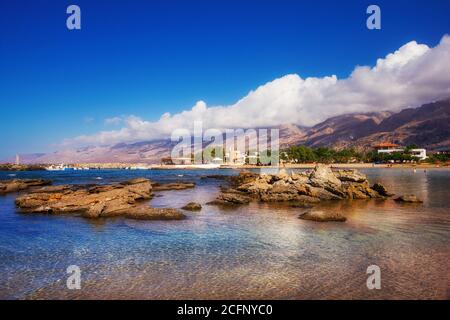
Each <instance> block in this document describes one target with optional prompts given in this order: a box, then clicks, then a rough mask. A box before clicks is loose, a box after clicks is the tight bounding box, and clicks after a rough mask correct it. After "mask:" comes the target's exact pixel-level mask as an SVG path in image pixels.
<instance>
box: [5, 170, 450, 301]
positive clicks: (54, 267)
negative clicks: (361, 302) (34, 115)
mask: <svg viewBox="0 0 450 320" xmlns="http://www.w3.org/2000/svg"><path fill="white" fill-rule="evenodd" d="M223 172H224V171H221V173H223ZM365 172H366V173H367V174H368V175H369V178H370V180H371V182H375V181H380V182H382V183H383V184H385V185H387V186H388V188H389V189H390V190H393V191H394V192H396V193H398V194H402V193H414V194H417V195H418V196H419V197H420V198H422V199H423V200H424V201H425V203H424V204H423V205H408V204H399V203H396V202H394V201H392V200H387V201H382V200H370V201H366V200H354V201H341V202H330V203H323V204H320V205H319V208H320V209H323V210H334V211H339V212H342V213H343V214H345V216H346V217H347V218H348V220H347V222H345V223H334V222H331V223H315V222H311V221H304V220H300V219H298V215H299V214H300V213H301V212H303V211H304V210H305V209H304V208H292V207H290V206H289V205H281V204H279V205H274V204H265V203H261V204H259V203H252V204H250V205H247V206H242V207H239V209H225V208H220V207H216V206H209V205H205V203H206V202H208V201H210V200H212V199H213V198H214V197H215V196H216V193H217V192H218V190H219V189H218V188H219V185H220V183H221V181H218V180H210V179H201V176H202V175H205V173H204V172H198V171H195V172H182V173H180V172H170V173H167V172H157V173H156V172H145V174H146V175H148V176H149V177H150V178H151V179H153V180H155V181H175V180H180V179H185V181H189V180H195V181H196V182H197V184H198V186H197V187H196V188H195V189H191V190H181V191H175V192H161V193H159V194H160V195H161V196H160V197H155V198H154V199H153V200H152V201H151V204H152V205H153V206H160V207H166V206H170V207H176V208H180V207H182V206H183V205H185V204H186V203H187V202H190V201H196V202H200V203H202V204H203V205H204V206H203V209H202V211H201V212H199V213H190V212H187V213H186V214H187V215H188V219H186V220H184V221H151V222H145V221H134V220H128V219H123V218H117V219H102V220H95V221H89V220H85V219H82V218H80V217H70V216H61V217H53V216H46V215H37V216H28V215H27V216H25V215H20V214H17V213H16V212H15V208H14V204H13V200H14V198H13V196H7V197H2V198H0V212H1V215H0V273H1V275H2V276H1V278H0V297H2V298H75V299H76V298H88V299H89V298H92V299H109V298H145V299H147V298H148V299H150V298H153V299H169V298H174V299H193V298H194V299H217V298H230V299H240V298H242V299H244V298H245V299H266V298H275V299H317V298H318V299H326V298H328V299H341V298H361V299H380V298H390V299H399V298H405V299H409V298H421V299H436V298H438V299H445V298H448V293H447V292H448V279H449V278H448V276H449V268H448V266H449V258H450V245H449V244H450V242H449V240H450V232H449V231H450V217H449V213H448V212H449V210H448V209H449V203H448V196H449V194H448V190H447V188H448V181H449V177H450V173H449V171H448V170H429V171H428V172H427V173H426V174H425V173H424V172H419V171H418V172H416V174H414V173H413V172H412V171H411V170H380V169H367V170H365ZM225 173H226V174H236V172H234V171H225ZM18 174H29V173H18ZM100 174H102V173H99V172H96V173H93V174H92V176H95V177H97V176H99V175H100ZM142 174H144V173H134V172H133V173H132V175H133V176H134V175H136V176H139V175H142ZM180 174H183V176H182V177H180V176H179V175H180ZM206 174H210V172H208V173H206ZM102 177H103V180H101V181H102V182H109V181H121V180H124V178H130V172H121V171H115V172H106V173H105V174H104V176H102ZM91 178H92V177H91V176H90V174H89V173H85V172H83V173H82V175H79V176H76V177H74V178H73V179H74V180H76V181H77V182H80V183H85V181H89V179H91ZM70 179H72V178H70ZM70 179H69V178H67V177H64V176H60V175H58V176H57V180H58V181H59V182H60V183H72V180H70ZM70 264H76V265H79V266H80V267H81V269H82V274H83V282H82V290H80V291H76V292H74V291H70V290H67V289H66V288H65V279H66V274H65V270H66V268H67V266H68V265H70ZM372 264H376V265H378V266H380V268H381V270H382V290H375V291H369V290H367V288H366V286H365V282H366V279H367V275H366V268H367V266H369V265H372Z"/></svg>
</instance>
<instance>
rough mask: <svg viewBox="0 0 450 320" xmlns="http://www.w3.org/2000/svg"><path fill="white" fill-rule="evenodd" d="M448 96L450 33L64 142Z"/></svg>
mask: <svg viewBox="0 0 450 320" xmlns="http://www.w3.org/2000/svg"><path fill="white" fill-rule="evenodd" d="M449 96H450V36H448V35H445V36H444V37H443V38H442V40H441V41H440V43H439V44H438V45H437V46H436V47H434V48H430V47H428V46H427V45H424V44H418V43H417V42H416V41H411V42H409V43H407V44H405V45H404V46H402V47H401V48H400V49H398V50H397V51H395V52H394V53H390V54H388V55H387V56H386V57H384V58H382V59H378V60H377V62H376V65H375V66H373V67H370V66H357V67H356V68H355V69H354V70H353V72H352V73H351V75H350V76H349V77H348V78H345V79H338V78H337V77H336V76H335V75H331V76H327V77H322V78H316V77H308V78H302V77H301V76H299V75H297V74H289V75H286V76H283V77H281V78H278V79H275V80H273V81H271V82H268V83H266V84H264V85H262V86H260V87H258V88H257V89H256V90H254V91H250V92H249V93H248V94H247V95H246V96H245V97H243V98H242V99H241V100H239V101H237V102H236V103H235V104H233V105H227V106H207V104H206V103H205V102H204V101H198V102H197V103H196V104H195V105H194V106H193V107H192V108H191V109H190V110H186V111H183V112H180V113H177V114H173V115H171V114H170V113H165V114H163V115H162V116H161V118H160V119H159V120H157V121H153V122H152V121H146V120H143V119H141V118H139V117H136V116H130V117H128V118H126V119H124V120H123V123H124V126H123V127H122V128H120V129H119V130H111V131H103V132H99V133H97V134H94V135H88V136H79V137H75V138H72V139H68V140H66V141H65V142H66V144H77V145H79V144H110V143H118V142H132V141H139V140H152V139H160V138H169V137H170V135H171V133H172V131H173V130H175V129H178V128H186V129H192V127H193V123H194V121H203V128H204V129H205V128H218V129H225V128H255V127H271V126H276V125H281V124H287V123H295V124H298V125H303V126H312V125H315V124H317V123H319V122H321V121H324V120H326V119H327V118H329V117H332V116H337V115H341V114H345V113H352V112H371V111H381V110H391V111H399V110H401V109H403V108H405V107H416V106H419V105H421V104H423V103H426V102H430V101H434V100H438V99H441V98H446V97H449Z"/></svg>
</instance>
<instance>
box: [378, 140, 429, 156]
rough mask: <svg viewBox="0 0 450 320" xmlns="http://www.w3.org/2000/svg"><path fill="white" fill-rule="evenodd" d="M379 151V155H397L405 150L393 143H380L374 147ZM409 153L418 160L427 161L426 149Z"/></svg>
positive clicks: (411, 150)
mask: <svg viewBox="0 0 450 320" xmlns="http://www.w3.org/2000/svg"><path fill="white" fill-rule="evenodd" d="M374 147H375V149H376V150H377V152H378V154H380V153H385V154H389V153H395V152H404V151H405V148H402V147H400V146H399V145H396V144H393V143H380V144H378V145H375V146H374ZM409 153H410V154H411V156H413V157H416V158H417V159H418V160H425V159H426V158H428V157H427V150H426V149H410V150H409Z"/></svg>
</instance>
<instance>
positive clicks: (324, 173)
mask: <svg viewBox="0 0 450 320" xmlns="http://www.w3.org/2000/svg"><path fill="white" fill-rule="evenodd" d="M309 180H310V184H311V185H313V186H315V187H323V186H324V185H334V186H336V187H340V186H341V180H339V179H338V178H337V177H336V176H335V174H334V173H333V171H332V170H331V168H330V167H329V166H327V165H324V164H318V165H316V167H315V168H314V170H313V171H312V172H311V175H310V176H309Z"/></svg>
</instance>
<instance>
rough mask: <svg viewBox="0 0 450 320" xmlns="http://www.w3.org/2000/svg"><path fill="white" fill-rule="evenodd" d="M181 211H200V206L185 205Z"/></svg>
mask: <svg viewBox="0 0 450 320" xmlns="http://www.w3.org/2000/svg"><path fill="white" fill-rule="evenodd" d="M181 209H184V210H188V211H200V210H202V205H201V204H200V203H197V202H189V203H188V204H187V205H185V206H184V207H183V208H181Z"/></svg>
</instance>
